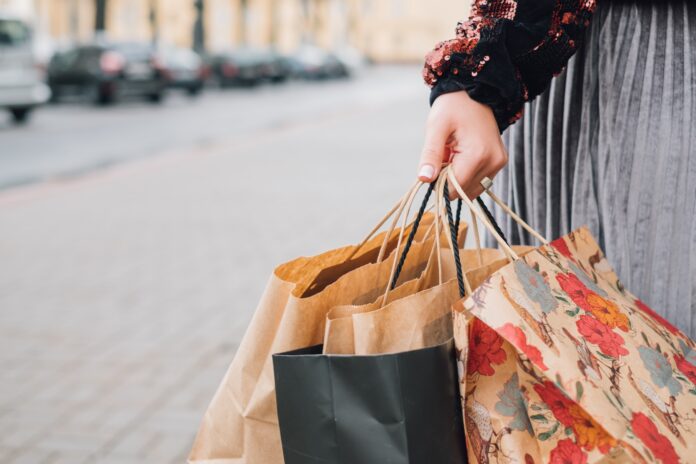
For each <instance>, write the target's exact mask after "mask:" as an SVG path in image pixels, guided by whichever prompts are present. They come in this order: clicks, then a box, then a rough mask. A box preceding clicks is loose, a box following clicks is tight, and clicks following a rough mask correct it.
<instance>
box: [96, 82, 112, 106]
mask: <svg viewBox="0 0 696 464" xmlns="http://www.w3.org/2000/svg"><path fill="white" fill-rule="evenodd" d="M116 91H117V89H116V87H115V86H114V85H97V86H95V88H94V90H93V93H94V97H93V98H94V102H95V103H96V104H97V105H103V106H104V105H111V104H113V103H115V102H116Z"/></svg>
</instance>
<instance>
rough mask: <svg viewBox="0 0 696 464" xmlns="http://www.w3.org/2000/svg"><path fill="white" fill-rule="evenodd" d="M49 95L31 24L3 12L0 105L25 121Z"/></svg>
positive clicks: (0, 46) (0, 50)
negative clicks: (38, 59)
mask: <svg viewBox="0 0 696 464" xmlns="http://www.w3.org/2000/svg"><path fill="white" fill-rule="evenodd" d="M50 95H51V92H50V90H49V88H48V86H46V84H45V83H44V73H43V71H42V69H41V67H40V66H38V64H37V62H36V60H35V57H34V50H33V39H32V31H31V27H30V26H29V25H28V24H27V23H26V22H24V21H23V20H21V19H18V18H14V17H11V16H7V15H0V108H5V109H7V110H9V112H10V113H11V114H12V119H13V120H14V121H15V122H16V123H24V122H26V121H27V119H28V118H29V114H30V113H31V111H32V110H33V109H34V108H36V107H37V106H39V105H41V104H43V103H45V102H46V101H47V100H48V99H49V97H50Z"/></svg>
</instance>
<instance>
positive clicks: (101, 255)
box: [0, 75, 427, 464]
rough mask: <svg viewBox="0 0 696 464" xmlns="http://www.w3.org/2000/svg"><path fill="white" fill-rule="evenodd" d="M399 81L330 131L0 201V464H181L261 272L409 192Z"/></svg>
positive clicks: (357, 226)
mask: <svg viewBox="0 0 696 464" xmlns="http://www.w3.org/2000/svg"><path fill="white" fill-rule="evenodd" d="M393 77H394V79H395V80H398V79H410V77H399V76H397V75H395V76H393ZM412 79H413V85H412V86H411V85H410V84H409V85H407V86H404V88H406V89H407V91H404V92H403V95H400V96H398V98H396V97H395V98H390V99H386V100H385V99H380V98H377V97H375V99H374V103H371V104H364V102H363V103H362V104H360V105H354V106H350V105H348V106H346V107H345V108H344V107H341V108H337V109H336V112H335V114H334V115H332V117H326V116H321V117H318V116H312V115H311V114H308V115H307V117H306V118H305V119H303V120H302V121H298V122H297V123H296V124H291V125H289V126H287V127H274V128H269V129H267V130H266V131H265V132H262V133H258V132H256V133H253V134H248V135H246V136H237V137H236V138H234V139H230V140H228V141H225V142H224V143H220V144H218V145H214V146H211V147H209V148H205V149H200V150H197V151H196V152H195V153H178V154H174V155H171V156H167V157H162V158H156V157H155V158H153V159H151V160H146V161H141V162H136V163H133V164H131V165H128V166H124V167H118V168H115V169H112V170H109V171H104V172H101V173H97V174H94V175H90V176H86V177H83V178H77V179H75V180H72V181H68V182H65V183H56V184H53V185H39V186H36V187H30V188H27V189H24V190H22V191H17V192H9V193H5V194H3V193H0V262H1V263H2V265H0V308H1V310H0V363H1V364H0V365H1V366H2V368H3V381H2V382H0V463H2V464H15V463H17V464H19V463H24V462H26V463H31V464H62V463H67V462H70V463H74V464H83V463H85V464H94V463H98V464H125V463H142V462H148V463H153V464H167V463H169V462H172V463H174V462H177V463H181V462H182V461H183V460H184V459H185V456H186V454H187V452H188V448H189V447H190V445H191V442H192V440H193V437H194V434H195V433H196V430H197V429H198V425H199V422H200V419H201V417H202V416H203V412H204V411H205V408H206V407H207V405H208V403H209V401H210V399H211V398H212V395H213V393H214V392H215V390H216V388H217V385H218V383H219V382H220V380H221V379H222V377H223V375H224V373H225V371H226V369H227V366H228V364H229V363H230V361H231V359H232V356H233V354H234V351H235V349H236V347H237V345H238V344H239V341H240V339H241V336H242V335H243V333H244V329H245V328H246V325H247V324H248V322H249V319H250V318H251V315H252V313H253V311H254V309H255V307H256V304H257V301H258V299H259V297H260V295H261V293H262V292H263V289H264V287H265V285H266V282H267V280H268V278H269V276H270V274H271V272H272V270H273V268H274V267H275V266H276V265H278V264H280V263H282V262H285V261H288V260H290V259H293V258H295V257H297V256H301V255H311V254H315V253H319V252H322V251H325V250H327V249H330V248H335V247H338V246H343V245H346V244H349V243H356V242H358V241H360V240H361V239H362V238H363V236H364V234H365V232H367V231H368V230H369V229H371V227H372V225H373V224H374V223H376V222H377V221H378V220H379V219H380V218H381V216H382V215H383V213H384V212H385V211H387V210H388V209H389V208H390V207H391V206H392V204H393V203H394V202H395V201H396V199H397V198H398V197H399V196H400V195H401V194H402V192H403V191H405V189H406V188H407V187H408V185H409V184H410V183H411V182H412V178H413V175H414V170H415V165H416V163H417V157H418V151H419V148H420V143H421V138H422V125H423V120H424V117H425V112H426V109H427V96H426V95H425V93H424V89H423V87H422V85H421V83H420V82H419V81H418V79H417V77H413V78H412ZM374 85H375V86H380V85H381V86H383V87H384V88H387V87H388V86H390V85H392V83H389V82H375V83H374ZM400 85H402V84H400ZM373 92H374V94H375V95H378V94H379V87H376V88H375V89H373ZM303 98H308V96H307V95H304V96H303ZM317 98H318V97H317ZM267 109H268V110H269V111H271V110H272V108H267ZM259 110H260V111H263V110H264V109H263V108H260V109H259ZM124 136H125V135H124ZM261 174H263V177H262V176H261ZM8 456H14V457H8ZM269 464H270V463H269Z"/></svg>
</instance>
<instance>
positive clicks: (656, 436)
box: [631, 412, 679, 464]
mask: <svg viewBox="0 0 696 464" xmlns="http://www.w3.org/2000/svg"><path fill="white" fill-rule="evenodd" d="M631 427H632V428H633V433H634V434H635V435H636V436H637V437H638V438H640V440H641V441H642V442H643V444H644V445H645V446H646V447H647V448H648V449H649V450H650V452H651V453H652V454H653V455H654V456H655V458H657V459H658V460H660V461H662V464H678V463H679V456H677V453H676V451H674V447H673V446H672V443H671V442H670V441H669V439H668V438H667V437H665V436H664V435H662V434H661V433H660V431H659V430H657V426H656V425H655V423H654V422H653V421H651V420H650V418H649V417H648V416H646V415H645V414H643V413H642V412H636V413H633V419H632V420H631Z"/></svg>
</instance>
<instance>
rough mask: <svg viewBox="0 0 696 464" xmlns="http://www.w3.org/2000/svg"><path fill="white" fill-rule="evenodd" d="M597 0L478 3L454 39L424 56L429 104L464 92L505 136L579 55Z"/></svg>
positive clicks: (487, 0) (486, 0)
mask: <svg viewBox="0 0 696 464" xmlns="http://www.w3.org/2000/svg"><path fill="white" fill-rule="evenodd" d="M595 7H596V0H475V1H474V4H473V5H472V9H471V16H470V17H469V19H468V20H467V21H465V22H460V23H459V24H458V25H457V31H456V33H457V36H456V37H455V38H454V39H451V40H447V41H445V42H441V43H439V44H438V45H437V46H436V48H435V49H434V50H433V51H432V52H430V53H429V54H428V56H427V57H426V62H425V67H424V69H423V77H424V78H425V81H426V83H427V84H428V85H430V86H431V87H432V90H431V95H430V101H431V103H432V102H434V101H435V99H436V98H437V97H438V96H440V95H442V94H444V93H448V92H454V91H458V90H466V91H467V92H468V93H469V95H470V96H471V98H473V99H474V100H477V101H479V102H481V103H485V104H487V105H489V106H490V107H491V108H492V109H493V112H494V114H495V117H496V120H497V121H498V126H499V128H500V131H501V132H502V131H503V130H504V129H505V128H506V127H508V126H509V125H510V124H512V123H513V122H515V121H516V120H517V119H519V117H520V116H521V114H522V107H523V105H524V102H525V101H528V100H530V99H532V98H534V97H536V96H537V95H539V94H540V93H541V92H543V91H544V89H546V87H547V86H548V85H549V83H550V81H551V78H552V77H553V76H554V75H556V74H558V73H559V72H561V70H563V68H564V67H565V65H566V63H567V62H568V60H569V59H570V57H571V56H572V55H573V53H575V51H576V50H577V48H578V46H579V45H580V42H581V40H582V38H583V33H584V30H585V29H586V28H587V26H588V25H589V24H590V19H591V17H592V13H593V12H594V10H595Z"/></svg>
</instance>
